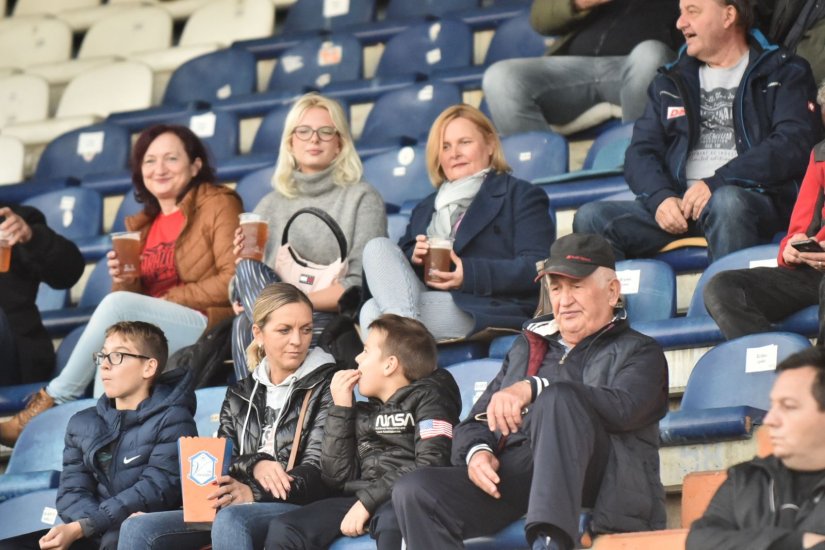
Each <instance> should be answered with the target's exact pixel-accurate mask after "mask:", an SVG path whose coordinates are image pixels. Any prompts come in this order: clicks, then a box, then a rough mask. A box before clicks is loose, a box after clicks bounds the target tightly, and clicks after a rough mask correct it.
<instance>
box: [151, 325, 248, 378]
mask: <svg viewBox="0 0 825 550" xmlns="http://www.w3.org/2000/svg"><path fill="white" fill-rule="evenodd" d="M233 320H234V317H229V318H227V319H224V320H223V321H221V322H219V323H218V324H217V325H215V326H214V327H212V328H211V329H210V330H209V331H207V332H204V333H203V334H202V335H201V337H200V338H198V341H197V342H195V343H194V344H192V345H191V346H186V347H185V348H181V349H179V350H178V351H176V352H175V353H173V354H172V356H171V357H169V360H168V361H167V363H166V368H165V369H164V370H165V371H168V370H172V369H177V368H185V369H189V370H191V371H194V373H195V376H194V379H195V382H194V383H195V388H207V387H210V386H223V385H226V382H227V378H228V377H229V375H230V373H231V372H232V321H233Z"/></svg>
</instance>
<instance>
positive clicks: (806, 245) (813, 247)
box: [790, 239, 825, 252]
mask: <svg viewBox="0 0 825 550" xmlns="http://www.w3.org/2000/svg"><path fill="white" fill-rule="evenodd" d="M790 245H791V246H792V247H794V248H795V249H797V250H798V251H800V252H825V249H823V248H822V247H821V246H819V243H818V242H817V240H816V239H805V240H804V241H794V242H792V243H790Z"/></svg>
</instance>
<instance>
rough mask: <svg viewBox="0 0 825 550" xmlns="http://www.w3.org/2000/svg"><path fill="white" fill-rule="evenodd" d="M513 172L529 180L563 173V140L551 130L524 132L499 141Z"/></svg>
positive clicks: (565, 167) (564, 158) (564, 145)
mask: <svg viewBox="0 0 825 550" xmlns="http://www.w3.org/2000/svg"><path fill="white" fill-rule="evenodd" d="M501 146H502V149H504V157H505V158H506V159H507V163H508V164H509V165H510V167H511V168H512V169H513V175H514V176H515V177H517V178H521V179H523V180H526V181H533V180H536V179H540V178H546V177H549V176H553V175H559V174H564V173H566V172H567V161H568V157H569V154H568V144H567V140H566V139H565V138H564V137H563V136H560V135H559V134H556V133H555V132H550V131H547V132H524V133H521V134H513V135H510V136H506V137H504V138H502V140H501Z"/></svg>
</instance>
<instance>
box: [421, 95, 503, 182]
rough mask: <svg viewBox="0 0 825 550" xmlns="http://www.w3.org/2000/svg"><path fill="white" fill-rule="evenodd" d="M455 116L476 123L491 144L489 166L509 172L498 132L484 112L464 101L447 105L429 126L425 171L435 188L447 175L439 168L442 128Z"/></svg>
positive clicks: (445, 179) (442, 139) (442, 140)
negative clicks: (450, 105)
mask: <svg viewBox="0 0 825 550" xmlns="http://www.w3.org/2000/svg"><path fill="white" fill-rule="evenodd" d="M457 118H464V119H467V120H469V121H470V122H472V123H473V124H475V125H476V128H478V130H479V131H480V132H481V134H482V135H483V136H484V139H485V140H486V142H487V144H488V145H492V146H493V154H492V156H491V157H490V168H492V169H493V171H495V172H498V173H502V172H510V171H511V170H512V169H511V168H510V165H509V164H507V160H506V159H505V158H504V151H503V150H502V148H501V140H500V139H499V137H498V132H497V131H496V128H495V126H493V123H492V122H491V121H490V119H489V118H487V117H486V116H484V113H482V112H481V111H479V110H478V109H476V108H475V107H473V106H472V105H467V104H466V103H461V104H459V105H453V106H452V107H447V108H446V109H445V110H444V111H442V113H441V114H440V115H438V118H436V119H435V122H433V125H432V127H431V128H430V135H429V136H428V137H427V172H428V173H429V174H430V181H431V182H432V183H433V186H435V188H436V189H437V188H438V187H440V186H441V184H442V183H444V182H445V181H447V176H446V175H445V174H444V170H443V169H442V168H441V160H440V159H439V155H440V153H441V145H442V143H443V142H444V129H445V128H447V125H448V124H449V123H450V122H452V121H454V120H455V119H457Z"/></svg>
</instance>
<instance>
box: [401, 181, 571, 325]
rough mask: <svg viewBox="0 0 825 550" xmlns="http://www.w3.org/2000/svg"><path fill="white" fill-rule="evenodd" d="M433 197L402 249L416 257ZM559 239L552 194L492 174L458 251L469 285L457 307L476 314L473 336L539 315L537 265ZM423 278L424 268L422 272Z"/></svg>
mask: <svg viewBox="0 0 825 550" xmlns="http://www.w3.org/2000/svg"><path fill="white" fill-rule="evenodd" d="M436 194H437V193H433V194H432V195H430V196H428V197H427V198H425V199H424V200H422V201H421V202H420V203H419V204H418V205H417V206H416V207H415V209H414V210H413V211H412V214H411V215H410V223H409V224H408V225H407V231H406V233H405V234H404V236H403V237H401V240H399V241H398V245H399V246H400V247H401V249H402V250H403V251H404V253H405V254H406V255H407V258H411V257H412V252H413V249H414V248H415V237H416V235H426V233H427V226H428V225H429V224H430V220H431V219H432V216H433V213H434V212H435V210H434V205H435V196H436ZM555 235H556V229H555V227H554V225H553V221H552V220H551V219H550V214H549V203H548V200H547V195H546V194H545V193H544V191H542V190H541V189H540V188H538V187H534V186H532V185H531V184H529V183H527V182H526V181H523V180H520V179H517V178H514V177H513V176H511V175H509V174H496V173H493V172H490V173H489V174H488V175H487V178H486V179H485V180H484V183H482V184H481V189H479V191H478V194H477V195H476V197H475V198H474V199H473V202H472V203H470V207H469V208H468V209H467V212H466V213H465V214H464V218H463V219H462V220H461V223H460V225H459V226H458V232H457V233H456V235H455V243H454V244H453V250H454V251H455V253H456V255H458V257H459V258H461V262H462V264H463V266H464V284H463V285H462V288H461V289H460V290H452V291H450V294H452V296H453V300H454V301H455V304H456V305H457V306H458V307H460V308H461V309H462V310H463V311H465V312H467V313H469V314H470V315H472V316H473V318H474V320H475V326H474V328H473V332H478V331H480V330H483V329H485V328H487V327H502V328H512V329H520V328H521V325H522V324H523V323H524V321H525V320H527V319H529V318H530V317H532V316H533V313H534V312H535V309H536V305H537V304H538V296H539V286H538V284H537V283H534V282H533V281H534V279H535V278H536V262H538V261H540V260H543V259H544V258H546V257H547V256H548V255H549V253H550V244H551V243H552V242H553V239H554V238H555ZM416 272H417V273H418V276H419V277H421V278H423V269H422V268H421V267H417V268H416Z"/></svg>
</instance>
